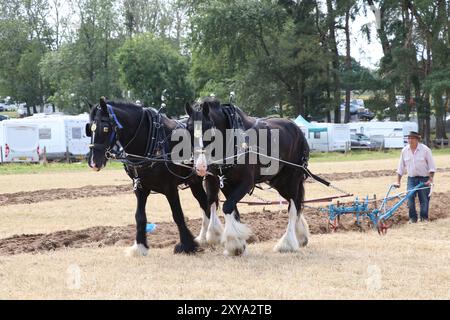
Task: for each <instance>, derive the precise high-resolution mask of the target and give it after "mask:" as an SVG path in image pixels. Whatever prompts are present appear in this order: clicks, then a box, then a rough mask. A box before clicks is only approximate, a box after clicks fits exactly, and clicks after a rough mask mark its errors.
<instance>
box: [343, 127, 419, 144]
mask: <svg viewBox="0 0 450 320" xmlns="http://www.w3.org/2000/svg"><path fill="white" fill-rule="evenodd" d="M417 128H418V126H417V123H415V122H399V121H395V122H394V121H370V122H351V123H350V131H351V133H362V134H365V135H366V136H368V137H372V136H383V137H384V147H385V148H403V147H404V146H405V145H406V143H407V141H406V140H405V135H406V134H408V132H409V131H417Z"/></svg>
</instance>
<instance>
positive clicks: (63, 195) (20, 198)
mask: <svg viewBox="0 0 450 320" xmlns="http://www.w3.org/2000/svg"><path fill="white" fill-rule="evenodd" d="M437 172H438V173H439V172H450V167H449V168H442V169H438V170H437ZM384 176H392V177H395V176H396V173H395V170H377V171H361V172H353V173H327V174H321V175H320V177H322V178H323V179H325V180H328V181H331V182H334V181H339V180H345V179H361V178H374V177H384ZM306 182H307V183H311V182H313V180H312V179H311V178H309V179H307V180H306ZM132 190H133V188H132V184H131V181H130V184H124V185H118V186H85V187H81V188H67V189H65V188H59V189H48V190H37V191H31V192H30V191H28V192H16V193H4V194H0V206H6V205H13V204H30V203H37V202H42V201H54V200H58V199H64V200H71V199H72V200H73V199H80V198H90V197H102V196H114V195H117V194H124V193H131V192H132Z"/></svg>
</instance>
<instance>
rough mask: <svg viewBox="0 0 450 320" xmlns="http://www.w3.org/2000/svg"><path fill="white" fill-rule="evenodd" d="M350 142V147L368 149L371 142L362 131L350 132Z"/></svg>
mask: <svg viewBox="0 0 450 320" xmlns="http://www.w3.org/2000/svg"><path fill="white" fill-rule="evenodd" d="M350 144H351V147H352V148H355V149H359V148H367V149H370V148H371V146H372V144H371V142H370V138H369V137H368V136H366V135H365V134H362V133H355V134H350Z"/></svg>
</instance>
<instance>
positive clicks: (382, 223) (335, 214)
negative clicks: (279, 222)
mask: <svg viewBox="0 0 450 320" xmlns="http://www.w3.org/2000/svg"><path fill="white" fill-rule="evenodd" d="M395 188H397V187H396V186H395V185H391V186H390V187H389V189H388V192H387V194H386V196H385V197H384V199H383V201H382V203H381V205H380V207H379V208H375V209H369V197H368V196H366V198H365V200H364V201H361V202H360V201H359V199H358V197H356V199H355V202H354V203H353V205H351V206H348V207H344V206H340V205H339V203H338V204H337V205H335V204H330V205H329V206H328V207H326V208H319V210H320V211H321V212H327V213H328V226H329V229H330V231H332V232H334V231H336V230H337V228H338V227H339V220H340V217H341V216H342V215H344V214H349V213H350V214H355V215H356V223H357V224H358V225H361V219H364V218H369V220H370V222H371V224H372V226H373V227H374V228H377V230H378V233H379V234H382V235H384V234H386V232H387V229H388V228H389V227H390V225H388V224H387V220H388V219H389V218H391V217H392V216H393V215H394V213H395V211H396V210H397V209H398V208H399V207H400V206H401V205H402V204H403V203H404V202H405V201H407V200H408V199H409V198H411V197H412V196H413V195H414V194H415V192H417V191H418V190H419V189H427V188H431V187H426V186H425V184H424V183H423V182H421V183H419V184H418V185H417V186H415V187H414V188H412V189H410V190H407V191H406V192H402V193H398V194H396V195H392V196H390V193H391V191H392V190H393V189H395ZM430 194H431V192H430ZM394 199H399V201H398V202H397V203H395V204H394V205H393V206H392V207H390V208H388V207H387V203H388V201H391V200H394Z"/></svg>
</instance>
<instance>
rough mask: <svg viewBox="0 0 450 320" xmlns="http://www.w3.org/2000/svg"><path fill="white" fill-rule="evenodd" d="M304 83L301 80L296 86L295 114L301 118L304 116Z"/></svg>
mask: <svg viewBox="0 0 450 320" xmlns="http://www.w3.org/2000/svg"><path fill="white" fill-rule="evenodd" d="M304 92H305V82H304V81H303V80H301V82H300V84H299V86H298V94H297V114H300V115H301V116H302V117H304V116H305V97H304Z"/></svg>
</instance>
